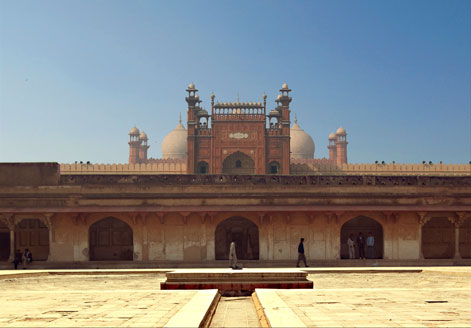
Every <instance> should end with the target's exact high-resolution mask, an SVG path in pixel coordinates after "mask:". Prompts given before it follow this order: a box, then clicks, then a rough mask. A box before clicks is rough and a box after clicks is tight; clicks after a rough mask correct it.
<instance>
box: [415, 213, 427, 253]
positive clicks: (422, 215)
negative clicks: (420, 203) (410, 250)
mask: <svg viewBox="0 0 471 328" xmlns="http://www.w3.org/2000/svg"><path fill="white" fill-rule="evenodd" d="M417 215H418V216H419V219H418V222H419V259H421V260H423V259H424V252H423V250H422V227H423V226H424V224H425V223H427V222H428V221H429V220H430V218H429V217H426V215H427V213H426V212H417Z"/></svg>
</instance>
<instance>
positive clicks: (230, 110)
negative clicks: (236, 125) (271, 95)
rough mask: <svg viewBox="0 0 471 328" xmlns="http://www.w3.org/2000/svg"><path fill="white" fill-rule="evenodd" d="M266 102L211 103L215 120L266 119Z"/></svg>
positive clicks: (212, 117)
mask: <svg viewBox="0 0 471 328" xmlns="http://www.w3.org/2000/svg"><path fill="white" fill-rule="evenodd" d="M265 112H266V108H265V103H263V104H262V103H261V102H224V103H220V102H216V103H215V104H212V105H211V119H212V120H213V121H232V120H237V121H239V120H240V121H265V119H266V116H265Z"/></svg>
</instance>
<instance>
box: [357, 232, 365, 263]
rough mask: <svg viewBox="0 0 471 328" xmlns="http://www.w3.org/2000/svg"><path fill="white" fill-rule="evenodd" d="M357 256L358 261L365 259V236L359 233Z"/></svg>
mask: <svg viewBox="0 0 471 328" xmlns="http://www.w3.org/2000/svg"><path fill="white" fill-rule="evenodd" d="M357 246H358V256H359V257H360V259H362V260H364V259H365V236H363V233H362V232H360V233H359V234H358V237H357Z"/></svg>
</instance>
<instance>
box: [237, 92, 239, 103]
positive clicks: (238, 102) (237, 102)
mask: <svg viewBox="0 0 471 328" xmlns="http://www.w3.org/2000/svg"><path fill="white" fill-rule="evenodd" d="M237 103H239V93H238V92H237Z"/></svg>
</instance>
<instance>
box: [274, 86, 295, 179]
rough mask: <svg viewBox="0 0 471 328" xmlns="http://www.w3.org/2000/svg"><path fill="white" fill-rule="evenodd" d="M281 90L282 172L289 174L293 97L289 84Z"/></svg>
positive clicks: (279, 99) (279, 98) (278, 99)
mask: <svg viewBox="0 0 471 328" xmlns="http://www.w3.org/2000/svg"><path fill="white" fill-rule="evenodd" d="M280 92H281V97H278V98H277V101H279V102H280V103H281V117H280V123H281V130H282V132H281V133H282V136H284V137H285V138H283V139H282V140H281V152H282V160H281V168H280V171H281V172H280V173H281V174H289V164H290V157H291V156H290V145H289V143H290V138H289V135H290V118H289V114H290V109H289V104H290V102H291V100H292V99H291V97H290V96H289V93H290V92H291V89H290V88H288V84H287V83H284V84H283V86H282V87H281V89H280Z"/></svg>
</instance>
